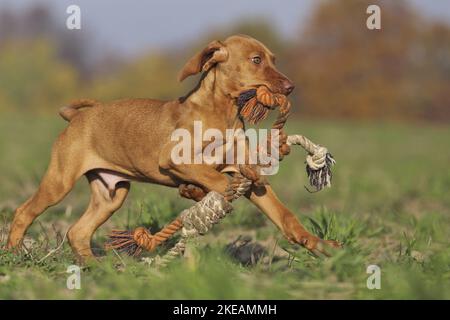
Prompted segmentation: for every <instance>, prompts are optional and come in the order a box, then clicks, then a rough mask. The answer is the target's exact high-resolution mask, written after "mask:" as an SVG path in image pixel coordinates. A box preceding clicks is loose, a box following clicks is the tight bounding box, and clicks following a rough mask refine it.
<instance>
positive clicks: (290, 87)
mask: <svg viewBox="0 0 450 320" xmlns="http://www.w3.org/2000/svg"><path fill="white" fill-rule="evenodd" d="M283 87H284V90H285V92H286V95H288V94H290V93H291V92H292V91H294V88H295V86H294V84H293V83H292V82H290V81H289V80H287V81H284V83H283Z"/></svg>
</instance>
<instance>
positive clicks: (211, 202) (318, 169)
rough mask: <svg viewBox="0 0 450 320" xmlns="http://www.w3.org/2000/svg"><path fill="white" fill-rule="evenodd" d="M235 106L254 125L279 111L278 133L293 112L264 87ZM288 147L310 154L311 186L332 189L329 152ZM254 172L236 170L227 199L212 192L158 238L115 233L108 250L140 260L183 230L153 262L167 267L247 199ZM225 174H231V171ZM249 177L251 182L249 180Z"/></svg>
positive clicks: (142, 231)
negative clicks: (234, 203) (238, 202)
mask: <svg viewBox="0 0 450 320" xmlns="http://www.w3.org/2000/svg"><path fill="white" fill-rule="evenodd" d="M236 104H237V106H238V108H239V115H240V117H242V118H243V119H244V120H246V121H247V122H249V123H252V124H256V123H258V122H260V121H262V120H264V119H266V118H267V115H268V113H269V111H270V110H273V109H275V108H277V107H278V108H279V111H280V112H279V115H278V117H277V118H276V120H275V122H274V123H273V125H272V129H278V130H282V129H283V127H284V125H285V123H286V121H287V119H288V117H289V115H290V109H291V104H290V102H289V101H288V100H287V98H286V96H284V95H281V94H276V93H272V92H270V91H269V89H268V88H267V87H265V86H260V87H258V88H257V89H251V90H248V91H245V92H243V93H242V94H241V95H240V96H239V97H238V99H237V101H236ZM285 144H286V145H287V146H291V145H300V146H302V147H303V148H304V149H305V150H306V151H307V152H308V156H307V158H306V163H307V165H306V172H307V174H308V177H309V182H310V184H311V185H312V186H314V187H315V188H316V191H320V190H321V189H323V188H324V187H326V186H331V169H330V168H331V166H332V165H333V164H334V163H335V160H334V159H333V157H332V156H331V154H330V153H328V151H327V149H326V148H324V147H321V146H319V145H316V144H314V143H313V142H311V141H310V140H308V139H307V138H306V137H304V136H301V135H291V136H287V139H286V143H285ZM286 145H282V146H281V147H280V150H281V151H282V152H283V150H286ZM287 149H289V147H287ZM287 153H288V152H285V153H284V154H287ZM252 170H253V167H250V166H249V165H248V166H242V165H241V166H240V167H239V170H238V169H236V168H234V169H233V170H232V171H231V178H230V182H229V185H228V188H227V190H226V191H225V195H224V196H222V195H220V194H219V193H217V192H209V193H208V194H207V195H206V196H205V197H204V198H203V199H202V200H200V201H199V202H197V203H196V204H195V205H194V206H192V207H191V208H189V209H186V210H184V211H183V212H182V213H181V214H180V216H179V217H178V218H176V219H175V220H174V221H172V222H171V223H170V224H168V225H166V226H165V227H164V228H163V229H162V230H161V231H159V232H157V233H155V234H151V233H150V231H149V230H148V229H146V228H145V227H138V228H136V229H135V230H134V231H120V230H113V231H112V232H111V234H110V235H109V237H110V240H109V242H108V243H107V245H106V247H107V248H110V249H116V250H119V251H121V252H126V253H127V254H129V255H132V256H137V255H139V254H140V253H141V252H142V250H144V249H145V250H147V251H153V250H155V248H156V247H157V246H159V245H160V244H161V243H163V242H165V241H167V240H168V239H169V238H170V237H171V236H173V235H174V234H175V233H176V232H177V231H179V230H180V229H181V231H182V232H181V239H180V241H179V242H178V243H177V244H176V245H175V246H174V247H173V248H171V249H170V250H169V251H168V252H167V253H166V254H165V255H164V256H163V257H162V258H158V259H155V260H154V261H155V264H157V265H160V266H164V265H166V264H167V263H169V262H170V261H171V260H173V259H175V258H176V257H178V256H180V255H183V253H184V250H185V246H186V242H187V240H188V239H189V238H191V237H196V236H198V235H201V234H205V233H206V232H208V231H209V230H210V228H211V227H212V226H213V225H214V224H216V223H218V222H219V220H220V219H222V218H223V217H225V216H226V214H228V213H230V212H231V210H232V206H231V204H230V202H231V201H233V200H236V199H238V198H239V197H241V196H242V195H244V194H245V193H246V192H247V191H248V190H249V189H250V187H251V185H252V184H253V183H254V182H255V179H254V178H253V176H258V173H256V174H252ZM225 172H227V173H230V171H225ZM244 173H246V174H244ZM249 176H251V177H252V179H249ZM307 190H308V189H307ZM308 191H309V190H308Z"/></svg>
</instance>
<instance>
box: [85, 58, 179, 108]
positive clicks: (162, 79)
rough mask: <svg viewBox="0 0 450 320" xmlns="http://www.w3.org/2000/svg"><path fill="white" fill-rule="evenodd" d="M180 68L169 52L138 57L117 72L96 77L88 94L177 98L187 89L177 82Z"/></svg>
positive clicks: (117, 96)
mask: <svg viewBox="0 0 450 320" xmlns="http://www.w3.org/2000/svg"><path fill="white" fill-rule="evenodd" d="M177 71H178V70H177V69H176V67H174V64H173V60H172V59H171V58H170V57H169V56H168V54H166V53H163V52H160V53H152V54H148V55H145V56H143V57H141V58H138V59H136V60H135V61H132V62H130V63H128V64H126V65H124V66H123V67H122V68H120V69H119V70H118V71H117V72H115V73H113V74H108V75H105V76H103V77H99V78H97V79H95V80H94V81H93V83H92V90H90V91H89V92H87V94H88V95H89V96H90V97H92V98H96V99H101V100H114V99H120V98H130V97H135V98H159V99H163V100H164V99H174V98H176V97H178V95H182V94H183V93H185V92H183V90H182V89H183V88H182V86H181V85H180V84H178V83H177V81H176V74H177Z"/></svg>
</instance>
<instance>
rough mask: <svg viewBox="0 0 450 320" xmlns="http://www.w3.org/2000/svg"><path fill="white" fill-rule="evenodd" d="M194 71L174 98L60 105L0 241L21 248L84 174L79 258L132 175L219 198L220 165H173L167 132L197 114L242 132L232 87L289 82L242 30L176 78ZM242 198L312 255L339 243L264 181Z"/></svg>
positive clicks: (188, 124)
mask: <svg viewBox="0 0 450 320" xmlns="http://www.w3.org/2000/svg"><path fill="white" fill-rule="evenodd" d="M199 72H203V75H202V78H201V80H200V82H199V84H198V86H197V87H196V88H195V89H194V90H192V91H191V92H190V93H189V94H188V95H187V96H186V97H184V98H180V99H177V100H173V101H168V102H165V101H159V100H152V99H128V100H121V101H114V102H111V103H98V102H95V101H90V100H83V101H79V102H77V103H74V104H72V105H70V106H68V107H65V108H63V109H62V110H61V115H62V117H63V118H65V119H66V120H68V121H69V125H68V126H67V128H66V129H65V130H64V131H63V132H62V133H61V134H60V135H59V137H58V139H57V140H56V142H55V143H54V145H53V149H52V153H51V160H50V164H49V167H48V170H47V172H46V173H45V175H44V177H43V179H42V181H41V184H40V185H39V189H38V190H37V192H36V193H35V194H34V195H33V196H32V197H31V198H30V199H28V200H27V201H26V202H25V203H24V204H22V205H21V206H20V207H19V208H18V209H17V210H16V212H15V214H14V219H13V222H12V225H11V230H10V233H9V239H8V244H7V246H8V247H9V248H11V247H15V246H17V245H19V244H20V243H21V240H22V238H23V236H24V233H25V232H26V230H27V228H28V227H29V226H30V224H31V223H32V222H33V220H34V219H36V217H38V216H39V215H40V214H42V213H43V212H44V210H46V209H47V208H48V207H50V206H53V205H55V204H57V203H58V202H60V201H61V200H62V199H63V198H64V196H65V195H66V194H67V193H68V192H69V191H70V190H71V189H72V187H73V186H74V184H75V182H76V181H77V180H78V179H79V178H80V177H82V176H83V175H84V176H86V177H87V179H88V181H89V184H90V187H91V193H92V195H91V200H90V203H89V206H88V208H87V210H86V212H85V213H84V214H83V215H82V216H81V218H80V219H79V220H78V221H77V222H76V223H75V224H74V225H73V226H71V228H70V230H69V232H68V239H69V242H70V245H71V246H72V249H73V250H74V252H75V253H76V254H77V255H78V256H79V257H81V258H89V257H93V253H92V251H91V245H90V241H91V238H92V235H93V233H94V232H95V230H96V229H97V228H98V227H99V226H100V225H102V224H103V223H104V222H105V221H106V220H107V219H108V218H110V217H111V215H112V214H113V213H114V212H115V211H116V210H117V209H119V208H120V206H121V205H122V203H123V202H124V200H125V198H126V196H127V194H128V191H129V189H130V182H131V181H141V182H150V183H156V184H160V185H165V186H169V187H180V193H181V194H182V195H184V196H187V197H191V198H201V197H202V195H203V193H204V192H208V191H211V190H214V191H216V192H219V193H222V194H224V193H225V190H226V188H227V185H228V178H227V177H226V176H225V175H224V174H222V173H220V171H221V170H222V169H223V167H224V166H223V165H207V164H174V163H173V161H172V160H171V150H172V148H173V146H174V144H175V142H173V141H171V139H170V137H171V133H172V132H173V131H174V130H175V129H177V128H185V129H187V130H189V131H191V132H192V130H193V123H194V121H196V120H197V121H201V122H202V125H203V128H204V130H206V129H208V128H216V129H219V130H221V131H223V132H225V130H226V129H227V128H235V129H236V128H243V127H244V123H243V121H242V120H241V119H240V117H239V116H238V109H237V106H236V104H235V98H236V97H237V96H238V95H239V93H241V92H243V91H244V90H249V89H252V88H256V87H257V86H260V85H264V86H266V87H268V88H269V89H270V90H271V91H272V92H274V93H281V94H285V95H288V94H289V93H291V91H292V90H293V89H294V85H293V84H292V82H291V81H290V80H289V79H288V78H287V77H286V76H284V75H283V74H281V73H280V72H279V71H277V69H276V68H275V65H274V55H273V54H272V52H270V51H269V50H268V49H267V48H266V47H265V46H264V45H263V44H262V43H260V42H259V41H257V40H255V39H253V38H250V37H248V36H243V35H237V36H231V37H229V38H227V39H226V40H225V41H223V42H220V41H213V42H211V43H210V44H208V46H207V47H206V48H205V49H203V50H202V51H201V52H199V53H198V54H196V55H195V56H194V57H192V58H191V59H190V60H189V61H188V62H187V63H186V65H185V66H184V67H183V69H182V70H181V73H180V75H179V80H180V81H182V80H183V79H185V78H186V77H188V76H191V75H194V74H197V73H199ZM247 197H248V198H249V199H250V201H251V202H253V203H254V204H255V205H256V206H257V207H258V208H259V209H260V210H261V211H262V212H264V213H265V214H266V215H267V216H268V217H269V218H270V220H272V221H273V223H275V225H276V226H277V227H278V228H279V229H280V230H281V231H282V232H283V234H284V235H285V236H286V237H287V238H288V239H289V240H290V241H292V242H295V243H299V244H301V245H303V246H305V247H306V248H307V249H309V250H311V251H313V252H316V253H318V252H322V253H323V252H325V247H326V246H333V247H334V246H337V243H335V242H333V241H324V240H321V239H319V238H318V237H316V236H314V235H312V234H311V233H309V232H308V231H307V230H306V229H305V228H304V227H303V226H302V225H301V224H300V222H299V221H298V219H297V218H296V217H295V215H294V214H292V213H291V211H289V209H287V208H286V207H285V206H284V205H283V204H282V203H281V202H280V200H278V198H277V196H276V195H275V193H274V191H273V190H272V188H271V187H270V185H268V184H265V185H261V184H255V185H254V186H253V187H252V189H251V190H250V191H249V192H248V194H247Z"/></svg>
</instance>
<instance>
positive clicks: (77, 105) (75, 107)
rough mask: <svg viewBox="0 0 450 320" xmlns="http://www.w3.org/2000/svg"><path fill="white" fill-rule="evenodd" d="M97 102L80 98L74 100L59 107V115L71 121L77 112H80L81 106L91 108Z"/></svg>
mask: <svg viewBox="0 0 450 320" xmlns="http://www.w3.org/2000/svg"><path fill="white" fill-rule="evenodd" d="M97 104H98V102H97V101H95V100H91V99H81V100H76V101H74V102H72V103H71V104H69V105H68V106H64V107H62V108H61V109H59V115H60V116H61V117H62V118H63V119H64V120H66V121H71V120H72V119H73V118H74V117H75V116H76V115H77V114H78V113H80V111H81V110H80V109H82V108H91V107H94V106H95V105H97Z"/></svg>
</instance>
